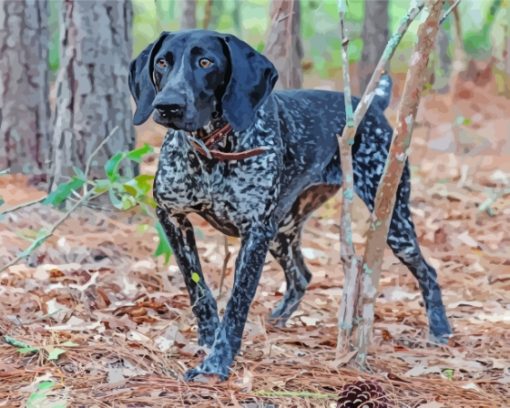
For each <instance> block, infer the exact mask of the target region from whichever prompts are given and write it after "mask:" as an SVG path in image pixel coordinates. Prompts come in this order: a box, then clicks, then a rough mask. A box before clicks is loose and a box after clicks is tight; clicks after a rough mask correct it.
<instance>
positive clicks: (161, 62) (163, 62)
mask: <svg viewBox="0 0 510 408" xmlns="http://www.w3.org/2000/svg"><path fill="white" fill-rule="evenodd" d="M156 64H158V67H160V68H166V67H167V66H168V63H167V62H166V60H164V59H163V58H161V59H159V60H158V62H156Z"/></svg>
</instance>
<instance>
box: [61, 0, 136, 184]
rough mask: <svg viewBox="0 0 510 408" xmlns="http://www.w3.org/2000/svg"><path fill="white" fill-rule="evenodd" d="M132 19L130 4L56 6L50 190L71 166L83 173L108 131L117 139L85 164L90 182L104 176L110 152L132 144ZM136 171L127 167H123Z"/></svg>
mask: <svg viewBox="0 0 510 408" xmlns="http://www.w3.org/2000/svg"><path fill="white" fill-rule="evenodd" d="M132 17H133V10H132V4H131V0H123V1H117V0H104V1H101V2H99V1H91V2H89V1H73V0H64V1H63V2H62V15H61V67H60V70H59V73H58V78H57V104H56V112H55V122H54V132H53V146H54V150H55V152H54V155H53V161H54V163H53V165H54V166H53V183H52V186H53V187H55V186H56V185H57V184H58V183H60V182H62V181H65V180H66V178H67V177H69V176H71V175H72V174H73V166H76V167H79V168H81V169H83V168H84V167H85V165H86V162H87V159H88V157H89V156H90V154H91V153H92V152H93V151H94V150H95V149H96V147H97V146H98V145H99V144H100V143H101V141H102V140H103V139H104V138H105V137H106V136H108V134H109V133H110V132H111V131H112V129H113V128H114V127H116V126H118V127H119V131H118V132H117V135H116V136H115V137H114V138H111V140H109V141H108V142H107V143H106V145H105V146H104V147H103V148H102V149H101V151H100V152H98V154H97V155H96V156H95V158H94V160H93V162H92V164H91V168H90V176H91V177H92V178H94V177H103V176H104V170H103V166H104V164H105V162H106V161H107V159H108V158H109V157H111V156H112V155H113V154H115V153H116V152H119V151H123V150H130V149H132V148H134V146H135V134H134V129H133V126H132V122H131V106H130V97H129V92H128V86H127V83H128V67H129V60H130V56H131V23H132ZM136 170H137V168H136V166H134V165H132V164H126V165H125V167H124V168H123V171H129V172H133V173H134V172H136Z"/></svg>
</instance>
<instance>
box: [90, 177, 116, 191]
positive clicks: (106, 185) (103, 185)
mask: <svg viewBox="0 0 510 408" xmlns="http://www.w3.org/2000/svg"><path fill="white" fill-rule="evenodd" d="M110 188H112V183H111V181H110V180H108V179H100V180H94V193H95V194H101V193H104V192H106V191H108V190H109V189H110Z"/></svg>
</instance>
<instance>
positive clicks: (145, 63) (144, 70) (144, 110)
mask: <svg viewBox="0 0 510 408" xmlns="http://www.w3.org/2000/svg"><path fill="white" fill-rule="evenodd" d="M169 34H170V33H166V32H164V33H162V34H161V36H160V37H159V39H158V40H157V41H155V42H153V43H151V44H149V45H148V46H147V47H145V49H144V50H143V51H142V52H141V53H140V55H138V57H136V58H135V59H134V60H133V61H131V64H130V65H129V90H130V91H131V95H133V98H134V100H135V103H136V111H135V114H134V116H133V123H134V124H135V125H141V124H142V123H144V122H145V121H146V120H147V119H149V116H150V115H151V113H152V111H153V108H152V101H153V100H154V98H155V97H156V88H155V86H154V82H153V80H152V73H153V70H154V68H153V60H154V56H155V55H156V53H157V52H158V50H159V49H160V47H161V44H162V43H163V41H164V40H165V39H166V38H167V36H168V35H169Z"/></svg>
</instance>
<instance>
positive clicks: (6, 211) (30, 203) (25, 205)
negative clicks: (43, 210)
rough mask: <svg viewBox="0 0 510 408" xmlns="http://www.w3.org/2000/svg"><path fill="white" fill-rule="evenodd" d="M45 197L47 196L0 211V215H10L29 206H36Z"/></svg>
mask: <svg viewBox="0 0 510 408" xmlns="http://www.w3.org/2000/svg"><path fill="white" fill-rule="evenodd" d="M46 197H47V195H45V196H43V197H41V198H38V199H36V200H32V201H28V202H26V203H22V204H18V205H16V206H14V207H11V208H8V209H7V210H5V211H2V212H1V213H0V215H5V214H8V213H11V212H14V211H18V210H21V209H22V208H25V207H30V206H31V205H34V204H38V203H40V202H41V201H43V200H44V199H45V198H46Z"/></svg>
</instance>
